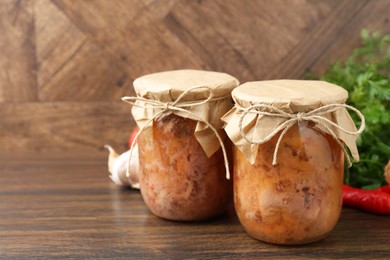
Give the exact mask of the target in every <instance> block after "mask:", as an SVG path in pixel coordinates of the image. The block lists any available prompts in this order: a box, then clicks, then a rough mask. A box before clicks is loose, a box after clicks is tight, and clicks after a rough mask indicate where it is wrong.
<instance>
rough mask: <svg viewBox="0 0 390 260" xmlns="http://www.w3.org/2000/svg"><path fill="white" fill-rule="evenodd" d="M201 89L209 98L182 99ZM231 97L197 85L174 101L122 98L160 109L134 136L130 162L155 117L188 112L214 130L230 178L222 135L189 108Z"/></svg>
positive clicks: (138, 104) (139, 105) (131, 103)
mask: <svg viewBox="0 0 390 260" xmlns="http://www.w3.org/2000/svg"><path fill="white" fill-rule="evenodd" d="M200 89H203V90H206V91H207V92H208V95H207V98H205V99H200V100H193V101H182V99H183V98H184V97H185V96H187V95H189V94H190V93H191V92H192V91H195V90H200ZM230 97H231V96H230V95H226V96H220V97H214V91H213V89H212V88H210V87H206V86H197V87H192V88H189V89H187V90H185V91H184V92H183V93H181V94H180V95H179V97H178V98H177V99H176V100H175V101H172V102H162V101H159V100H153V99H148V98H144V97H140V96H138V95H137V96H135V97H128V96H127V97H123V98H122V100H123V101H125V102H127V103H129V104H130V105H132V106H135V107H140V108H146V109H148V108H150V109H160V111H158V112H157V113H154V114H153V116H152V117H151V118H149V119H148V120H147V121H146V123H145V124H144V125H143V126H142V127H141V128H140V129H139V131H138V133H137V134H136V136H135V137H134V140H133V142H132V144H131V147H130V152H129V162H130V159H131V157H132V153H133V150H134V145H135V143H136V140H137V139H138V137H139V135H140V134H141V133H142V132H143V131H144V130H145V129H146V128H147V127H148V126H149V124H150V123H151V122H152V121H153V120H154V119H156V118H158V117H159V116H161V115H163V114H166V113H169V112H175V111H179V112H183V113H186V114H188V115H190V116H191V117H192V118H195V119H196V120H197V121H199V122H202V123H204V124H206V126H207V127H209V128H210V129H211V130H212V131H213V132H214V134H215V137H216V138H217V139H218V142H219V144H220V146H221V149H222V153H223V158H224V164H225V169H226V178H227V179H230V171H229V161H228V157H227V152H226V148H225V145H224V143H223V140H222V138H221V136H220V135H219V134H218V131H217V129H216V128H215V127H214V126H213V125H212V124H211V123H210V122H208V121H207V120H204V119H202V118H201V117H200V116H198V115H196V114H195V113H193V112H191V111H190V110H188V109H189V108H191V107H194V106H199V105H203V104H206V103H207V102H210V101H217V100H222V99H226V98H230ZM137 101H141V102H142V104H140V103H139V102H138V103H137ZM186 108H187V109H186ZM128 166H129V164H128ZM128 173H129V169H128V170H127V175H128Z"/></svg>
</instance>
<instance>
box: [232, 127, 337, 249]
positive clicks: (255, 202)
mask: <svg viewBox="0 0 390 260" xmlns="http://www.w3.org/2000/svg"><path fill="white" fill-rule="evenodd" d="M278 137H279V135H277V136H275V137H273V138H272V139H271V140H270V141H268V142H266V143H264V144H261V145H259V148H258V154H257V157H256V161H255V163H254V164H253V165H251V164H250V163H249V161H248V160H247V159H246V158H245V156H244V155H243V154H242V153H241V152H240V150H239V149H237V148H235V149H234V167H235V170H234V202H235V209H236V212H237V215H238V217H239V220H240V222H241V224H242V225H243V227H244V228H245V230H246V232H247V233H248V234H250V235H251V236H252V237H254V238H257V239H259V240H262V241H266V242H269V243H275V244H305V243H310V242H314V241H317V240H320V239H322V238H324V237H326V236H327V235H328V234H329V232H330V231H331V230H332V229H333V228H334V226H335V225H336V223H337V221H338V219H339V216H340V212H341V206H342V184H343V172H344V159H343V151H342V149H341V148H340V146H339V145H338V144H337V143H336V141H335V140H334V139H333V138H332V137H331V136H329V135H328V134H325V133H321V132H318V131H316V130H315V129H313V126H312V124H308V123H307V122H305V123H302V124H299V125H294V126H293V127H292V128H291V129H290V130H289V131H288V132H287V133H286V135H285V136H284V138H283V140H282V142H281V144H280V147H279V150H278V164H277V165H276V166H274V165H272V157H273V153H274V148H275V145H276V141H277V139H278Z"/></svg>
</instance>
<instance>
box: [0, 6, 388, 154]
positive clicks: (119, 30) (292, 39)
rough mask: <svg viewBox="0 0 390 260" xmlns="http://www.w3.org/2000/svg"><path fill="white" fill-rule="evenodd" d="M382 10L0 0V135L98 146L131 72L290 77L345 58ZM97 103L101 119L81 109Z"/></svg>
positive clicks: (123, 125) (382, 21)
mask: <svg viewBox="0 0 390 260" xmlns="http://www.w3.org/2000/svg"><path fill="white" fill-rule="evenodd" d="M389 20H390V2H389V1H388V0H375V1H368V0H343V1H339V0H291V1H285V0H259V1H253V0H242V1H233V0H228V1H225V0H213V1H204V0H196V1H195V0H181V1H178V0H159V1H153V0H142V1H138V0H131V1H128V0H117V1H106V0H94V1H90V0H83V1H73V0H34V1H28V0H3V1H0V108H1V111H0V115H1V118H0V146H1V147H6V148H7V149H11V150H12V151H19V152H22V151H26V152H50V151H53V152H54V151H67V152H69V153H73V152H74V150H75V149H81V150H82V151H87V152H92V153H93V152H96V151H98V153H100V152H101V150H99V149H100V148H98V147H101V146H102V145H103V141H106V140H107V141H110V142H112V144H114V145H120V144H124V143H125V142H126V139H127V135H128V134H129V132H130V131H131V128H132V127H133V126H134V122H133V121H132V120H131V119H130V118H129V116H128V114H126V115H125V113H124V111H125V110H127V109H128V107H127V106H126V105H125V104H122V105H120V104H121V101H120V98H121V97H122V96H124V95H133V94H134V91H133V89H132V81H133V80H134V79H135V78H137V77H139V76H141V75H144V74H147V73H152V72H157V71H164V70H171V69H183V68H193V69H205V70H216V71H224V72H227V73H230V74H232V75H234V76H236V77H237V78H238V79H239V80H240V81H241V82H246V81H252V80H264V79H275V78H302V77H303V76H304V75H305V73H306V72H322V71H324V69H325V68H326V67H327V66H328V64H329V63H330V62H334V61H336V60H338V59H343V58H345V57H347V56H348V55H349V54H350V52H351V50H352V49H353V48H355V47H356V46H358V45H359V44H360V39H359V33H360V30H361V29H362V28H368V29H370V30H371V31H376V30H380V31H382V33H390V26H389ZM18 106H20V108H17V107H18ZM100 106H101V107H104V109H107V110H111V111H116V112H115V113H112V114H110V117H112V118H111V119H110V120H108V112H104V111H102V112H101V113H102V114H99V113H90V112H87V111H91V109H92V110H94V109H96V108H97V107H100ZM110 106H112V107H110ZM68 107H69V108H68ZM25 109H27V110H26V111H25V112H21V111H22V110H25ZM36 111H37V112H36ZM64 111H68V112H67V116H66V117H63V116H62V115H61V114H59V113H62V112H64ZM54 119H55V120H54ZM126 120H128V121H126ZM85 122H87V123H85ZM109 123H113V124H114V125H115V127H114V128H110V127H106V126H105V125H106V124H109ZM75 126H78V127H75ZM102 126H104V127H102ZM87 128H88V129H87ZM96 130H98V132H95V131H96ZM53 131H56V132H58V133H59V135H57V136H56V135H53V134H52V132H53ZM87 133H94V135H93V136H90V137H89V136H88V134H87ZM98 136H101V138H100V139H101V140H100V141H98V139H99V138H98Z"/></svg>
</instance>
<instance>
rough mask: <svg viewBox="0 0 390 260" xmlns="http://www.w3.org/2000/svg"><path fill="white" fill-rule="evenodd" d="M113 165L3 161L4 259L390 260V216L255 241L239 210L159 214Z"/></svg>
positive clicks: (350, 217)
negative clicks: (298, 237) (311, 239)
mask: <svg viewBox="0 0 390 260" xmlns="http://www.w3.org/2000/svg"><path fill="white" fill-rule="evenodd" d="M105 163H106V162H105V161H103V160H102V161H101V160H97V161H95V163H91V162H87V163H84V161H83V160H74V161H73V162H72V161H64V162H62V163H61V162H57V163H53V162H52V161H51V160H48V161H47V162H40V163H26V162H24V161H23V160H21V161H19V163H7V162H0V171H1V174H0V183H1V186H2V187H1V189H0V197H1V199H0V227H1V228H0V245H1V247H0V258H2V259H58V258H62V259H262V258H265V259H302V258H304V259H389V258H390V246H389V243H388V238H389V233H390V218H389V217H388V216H379V215H374V214H368V213H364V212H360V211H357V210H353V209H349V208H344V209H343V211H342V214H341V217H340V220H339V223H338V224H337V225H336V227H335V229H334V230H333V231H332V233H331V234H330V235H329V236H328V237H327V238H325V239H324V240H322V241H320V242H317V243H312V244H308V245H303V246H275V245H271V244H267V243H263V242H261V241H258V240H255V239H252V238H251V237H249V236H248V235H247V234H246V232H245V231H244V229H243V228H242V226H241V225H240V223H239V221H238V219H237V216H236V214H235V212H234V209H233V207H231V208H230V209H229V210H228V211H227V212H226V214H223V215H222V216H220V217H217V218H214V219H212V220H209V221H204V222H199V223H196V222H195V223H194V222H188V223H181V222H175V221H167V220H163V219H160V218H157V217H155V216H153V215H152V214H151V213H150V211H149V210H148V209H147V207H146V205H145V204H144V202H143V201H142V197H141V194H140V192H139V191H135V190H129V189H123V188H120V187H118V186H115V185H114V184H113V183H112V182H111V180H109V178H108V172H107V166H106V165H105Z"/></svg>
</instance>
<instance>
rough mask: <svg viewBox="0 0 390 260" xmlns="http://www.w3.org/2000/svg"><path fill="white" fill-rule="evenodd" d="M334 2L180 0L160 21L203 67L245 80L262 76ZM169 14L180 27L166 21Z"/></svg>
mask: <svg viewBox="0 0 390 260" xmlns="http://www.w3.org/2000/svg"><path fill="white" fill-rule="evenodd" d="M336 3H337V1H316V2H310V1H309V2H304V1H289V4H288V5H286V2H285V1H280V0H277V1H251V0H246V1H230V2H229V3H228V4H226V1H198V2H195V1H187V2H184V1H183V2H180V4H177V5H176V6H175V8H174V9H172V12H171V13H170V14H169V15H168V16H167V17H166V19H164V22H165V23H167V25H168V26H169V28H170V30H171V31H172V33H174V34H176V35H178V37H179V38H180V39H181V40H182V41H184V42H185V43H186V45H189V46H190V47H191V48H192V50H195V51H194V55H201V57H202V60H203V61H205V65H206V66H207V67H208V68H210V69H213V70H218V71H226V72H228V73H231V74H233V75H236V76H237V77H238V78H239V80H240V81H241V82H246V81H251V80H261V79H263V76H264V74H266V73H268V72H269V71H270V70H272V69H273V68H274V67H275V66H276V65H277V64H278V63H280V62H281V60H282V59H283V58H284V57H285V56H286V55H287V54H288V53H289V52H290V51H291V50H292V49H293V48H294V46H295V45H297V44H299V42H300V41H301V38H302V37H303V36H304V35H306V34H308V33H309V32H310V31H311V30H312V29H313V28H314V27H315V26H316V25H317V24H320V23H321V22H322V20H323V19H324V18H325V17H326V16H327V15H328V14H329V13H330V12H332V9H333V7H334V6H335V5H336ZM215 10H218V12H216V11H215ZM173 19H174V20H175V21H176V24H179V25H181V27H182V28H183V29H182V30H180V27H179V26H176V27H175V26H172V22H171V20H173ZM181 31H184V32H185V33H186V34H188V35H189V37H183V36H182V35H183V34H184V35H185V33H183V32H181ZM198 45H200V46H201V47H197V46H198ZM303 52H304V50H302V53H303Z"/></svg>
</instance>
